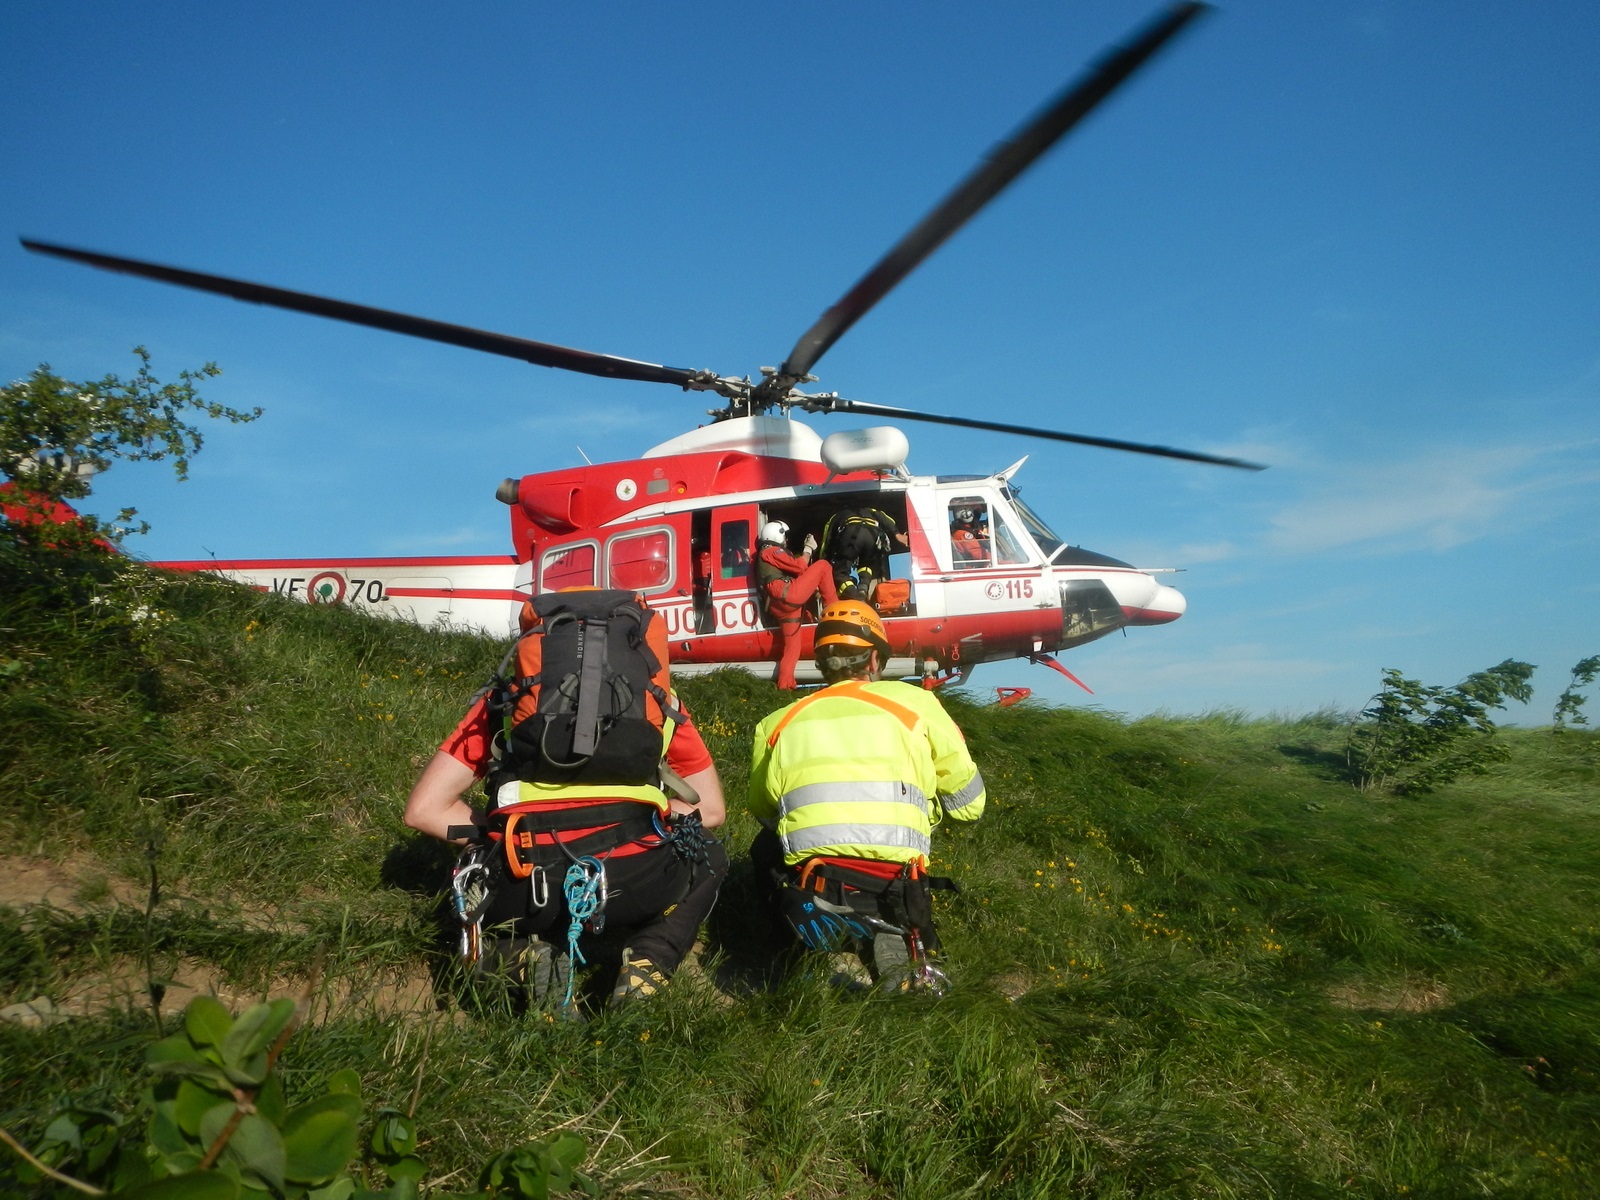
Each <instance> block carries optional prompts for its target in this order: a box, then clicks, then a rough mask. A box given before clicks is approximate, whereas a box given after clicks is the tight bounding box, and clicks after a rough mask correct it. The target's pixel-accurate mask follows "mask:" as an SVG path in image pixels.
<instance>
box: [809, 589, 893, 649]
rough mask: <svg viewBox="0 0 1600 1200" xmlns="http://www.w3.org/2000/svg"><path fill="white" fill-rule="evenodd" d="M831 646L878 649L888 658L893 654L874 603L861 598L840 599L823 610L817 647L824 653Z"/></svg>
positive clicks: (818, 625)
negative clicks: (890, 652)
mask: <svg viewBox="0 0 1600 1200" xmlns="http://www.w3.org/2000/svg"><path fill="white" fill-rule="evenodd" d="M827 646H850V647H854V648H855V649H858V650H869V649H870V650H876V651H877V652H878V653H879V654H880V655H882V656H883V657H884V658H888V657H889V636H888V634H886V633H885V632H884V630H883V622H882V621H881V620H880V619H879V618H878V613H877V611H876V610H875V609H874V608H873V607H872V605H870V604H866V603H863V602H862V601H860V600H840V601H839V602H837V603H836V604H830V605H828V606H827V607H825V608H824V609H823V610H822V618H821V620H819V621H818V622H817V640H816V643H815V649H816V651H817V652H818V653H820V652H821V651H822V650H823V648H824V647H827Z"/></svg>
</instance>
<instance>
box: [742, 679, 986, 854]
mask: <svg viewBox="0 0 1600 1200" xmlns="http://www.w3.org/2000/svg"><path fill="white" fill-rule="evenodd" d="M984 801H985V794H984V787H983V777H982V776H981V775H980V774H979V773H978V768H977V766H976V765H975V764H974V763H973V761H972V756H971V755H970V754H968V753H967V746H966V741H965V739H964V738H962V736H961V731H960V730H959V729H958V728H956V723H955V722H954V721H952V720H951V719H950V715H949V714H948V713H946V712H945V711H944V706H943V705H941V704H940V703H939V700H938V698H937V697H936V696H934V694H933V693H932V692H928V691H924V690H923V689H922V688H919V687H913V686H911V685H910V684H905V683H899V682H895V681H888V680H885V681H880V682H876V683H861V682H857V681H847V682H844V683H837V684H834V685H833V686H831V687H826V688H823V689H822V690H821V691H819V692H815V693H813V694H812V695H810V696H808V697H806V698H805V699H804V700H799V701H797V702H796V703H794V704H791V705H790V706H789V707H788V708H784V709H780V710H779V711H777V712H775V713H772V714H770V715H769V716H768V717H767V718H766V719H765V720H763V721H762V722H761V724H760V725H758V726H757V727H756V734H755V744H754V747H753V754H752V760H751V769H750V797H749V805H750V812H751V814H752V815H753V816H755V818H756V819H757V820H759V821H761V822H762V823H763V824H764V825H766V826H767V827H768V828H770V829H774V830H776V832H777V834H778V837H779V839H780V840H781V841H782V843H783V850H784V861H785V862H788V863H791V864H794V863H800V862H804V861H805V860H806V859H808V858H810V857H812V856H813V855H818V854H822V855H829V856H834V857H841V858H875V859H882V860H886V861H889V862H910V861H912V860H913V859H921V860H926V859H927V857H928V851H929V846H930V843H931V838H932V832H933V826H934V825H936V824H938V822H939V820H940V819H941V817H942V816H949V817H951V818H953V819H955V820H958V821H975V820H977V819H978V818H979V817H980V816H982V815H983V807H984Z"/></svg>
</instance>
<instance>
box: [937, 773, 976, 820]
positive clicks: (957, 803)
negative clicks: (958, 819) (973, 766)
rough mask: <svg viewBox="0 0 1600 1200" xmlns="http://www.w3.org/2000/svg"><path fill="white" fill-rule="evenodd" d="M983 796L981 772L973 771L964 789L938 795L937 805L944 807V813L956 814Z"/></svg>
mask: <svg viewBox="0 0 1600 1200" xmlns="http://www.w3.org/2000/svg"><path fill="white" fill-rule="evenodd" d="M982 795H983V772H981V771H974V772H973V773H972V780H971V782H970V783H968V784H967V786H966V787H964V788H962V789H961V790H960V791H958V792H951V793H950V794H949V795H944V794H942V793H941V794H940V796H939V803H940V804H943V805H944V810H945V812H948V813H958V812H960V811H961V810H962V809H963V808H966V807H967V805H969V804H971V803H973V802H974V801H975V800H977V799H978V798H979V797H980V796H982Z"/></svg>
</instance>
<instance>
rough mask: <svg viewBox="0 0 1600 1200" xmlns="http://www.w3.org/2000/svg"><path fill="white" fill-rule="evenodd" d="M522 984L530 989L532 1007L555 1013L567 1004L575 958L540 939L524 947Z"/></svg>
mask: <svg viewBox="0 0 1600 1200" xmlns="http://www.w3.org/2000/svg"><path fill="white" fill-rule="evenodd" d="M518 965H519V966H520V967H521V977H522V985H523V987H525V988H526V989H527V992H528V1006H529V1007H530V1008H538V1009H543V1010H545V1011H546V1012H554V1011H556V1010H557V1009H564V1008H565V1007H567V1004H566V1001H567V988H568V986H569V984H570V983H571V980H572V959H570V958H569V957H567V955H566V954H565V953H563V952H562V951H561V950H558V949H557V948H556V947H554V946H552V945H551V944H550V943H549V942H541V941H539V940H537V939H534V940H533V941H530V942H529V943H528V945H527V948H526V949H524V950H523V952H522V956H521V959H520V961H519V964H518Z"/></svg>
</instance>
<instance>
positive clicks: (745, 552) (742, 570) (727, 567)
mask: <svg viewBox="0 0 1600 1200" xmlns="http://www.w3.org/2000/svg"><path fill="white" fill-rule="evenodd" d="M717 554H718V561H719V562H720V563H721V566H720V567H719V568H718V573H719V574H720V575H721V576H722V578H723V579H748V578H750V522H749V521H724V522H723V523H722V545H721V546H719V547H718V548H717Z"/></svg>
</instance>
